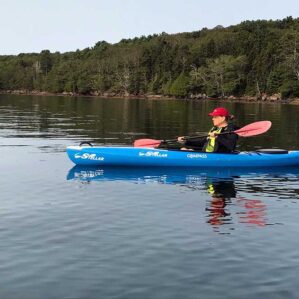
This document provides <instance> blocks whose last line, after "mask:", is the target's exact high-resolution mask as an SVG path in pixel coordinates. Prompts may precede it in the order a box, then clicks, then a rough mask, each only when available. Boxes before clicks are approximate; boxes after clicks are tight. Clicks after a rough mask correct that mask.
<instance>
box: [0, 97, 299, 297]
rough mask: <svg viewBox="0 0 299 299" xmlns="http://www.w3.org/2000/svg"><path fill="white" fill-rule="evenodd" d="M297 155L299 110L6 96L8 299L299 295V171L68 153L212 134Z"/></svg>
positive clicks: (4, 253)
mask: <svg viewBox="0 0 299 299" xmlns="http://www.w3.org/2000/svg"><path fill="white" fill-rule="evenodd" d="M217 105H225V106H226V107H228V108H229V109H230V110H231V112H232V113H233V114H235V116H236V118H237V123H238V124H239V125H240V126H243V125H245V124H248V123H251V122H254V121H258V120H271V121H272V123H273V126H272V128H271V130H270V131H269V132H268V133H266V134H264V135H261V136H259V137H255V138H247V139H246V138H243V139H240V142H239V149H240V150H248V149H253V148H261V147H264V148H265V147H267V148H269V147H274V148H287V149H298V148H299V130H298V129H299V120H298V113H299V107H298V106H291V105H280V104H278V105H277V104H260V103H259V104H244V103H219V102H216V101H213V102H192V101H191V102H187V101H171V100H164V101H163V100H154V101H147V100H116V99H113V100H107V99H95V98H65V97H27V96H0V129H1V130H0V160H1V162H0V165H1V166H0V167H1V170H2V171H1V173H2V175H1V177H0V186H1V208H0V237H1V246H0V253H1V254H0V275H1V278H2V279H1V282H0V297H1V298H31V299H34V298H45V299H47V298H192V299H193V298H297V273H298V266H299V253H298V247H299V241H298V238H297V237H296V236H297V232H298V229H299V225H298V216H297V215H298V213H299V204H298V200H299V183H298V179H299V169H297V168H283V169H279V170H277V169H269V170H260V169H254V170H251V171H250V172H248V171H246V170H244V169H243V170H242V169H241V170H229V169H219V170H204V169H197V170H189V169H183V170H180V171H178V170H177V169H165V168H164V169H163V168H161V169H160V168H159V169H152V168H148V169H140V168H139V169H127V168H121V167H114V168H107V167H106V168H103V167H95V168H84V167H83V168H82V167H74V165H73V164H72V163H71V162H70V161H69V160H68V159H67V157H66V154H65V147H66V146H67V145H71V144H78V143H79V142H80V141H83V140H91V141H93V142H95V143H98V144H105V145H109V144H113V145H117V144H131V142H132V140H134V139H136V138H143V137H149V138H166V139H171V138H174V137H175V136H178V135H185V134H193V133H199V132H206V131H208V130H209V128H210V126H211V124H210V119H209V118H208V117H207V114H208V112H209V111H211V110H212V109H213V108H214V107H216V106H217Z"/></svg>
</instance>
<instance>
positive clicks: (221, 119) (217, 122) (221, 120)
mask: <svg viewBox="0 0 299 299" xmlns="http://www.w3.org/2000/svg"><path fill="white" fill-rule="evenodd" d="M212 121H213V125H214V126H216V127H219V126H221V125H223V124H226V120H225V116H213V117H212Z"/></svg>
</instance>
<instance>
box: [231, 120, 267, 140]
mask: <svg viewBox="0 0 299 299" xmlns="http://www.w3.org/2000/svg"><path fill="white" fill-rule="evenodd" d="M271 125H272V123H271V121H268V120H263V121H257V122H255V123H252V124H249V125H247V126H245V127H243V128H241V129H239V130H236V131H234V133H236V134H238V135H239V136H241V137H250V136H255V135H259V134H263V133H265V132H267V131H268V130H269V129H270V128H271Z"/></svg>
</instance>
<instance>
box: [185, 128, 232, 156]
mask: <svg viewBox="0 0 299 299" xmlns="http://www.w3.org/2000/svg"><path fill="white" fill-rule="evenodd" d="M217 129H218V128H217V127H213V128H212V129H211V132H213V131H216V130H217ZM237 129H238V127H236V126H235V125H234V124H232V123H230V124H228V126H226V127H225V128H222V130H221V133H226V132H232V131H235V130H237ZM237 140H238V135H237V134H235V133H229V134H224V135H219V136H217V138H216V141H215V150H214V152H215V153H232V152H234V151H235V149H236V145H237ZM185 145H186V146H187V147H192V148H193V149H195V150H202V151H205V148H206V146H207V145H208V139H207V138H197V139H189V140H188V139H187V140H186V142H185Z"/></svg>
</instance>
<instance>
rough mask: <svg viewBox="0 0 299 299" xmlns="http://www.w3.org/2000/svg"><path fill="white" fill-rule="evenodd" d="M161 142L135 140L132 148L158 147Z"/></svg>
mask: <svg viewBox="0 0 299 299" xmlns="http://www.w3.org/2000/svg"><path fill="white" fill-rule="evenodd" d="M161 142H162V140H156V139H137V140H135V141H134V143H133V146H134V147H156V146H158V145H160V143H161Z"/></svg>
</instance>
